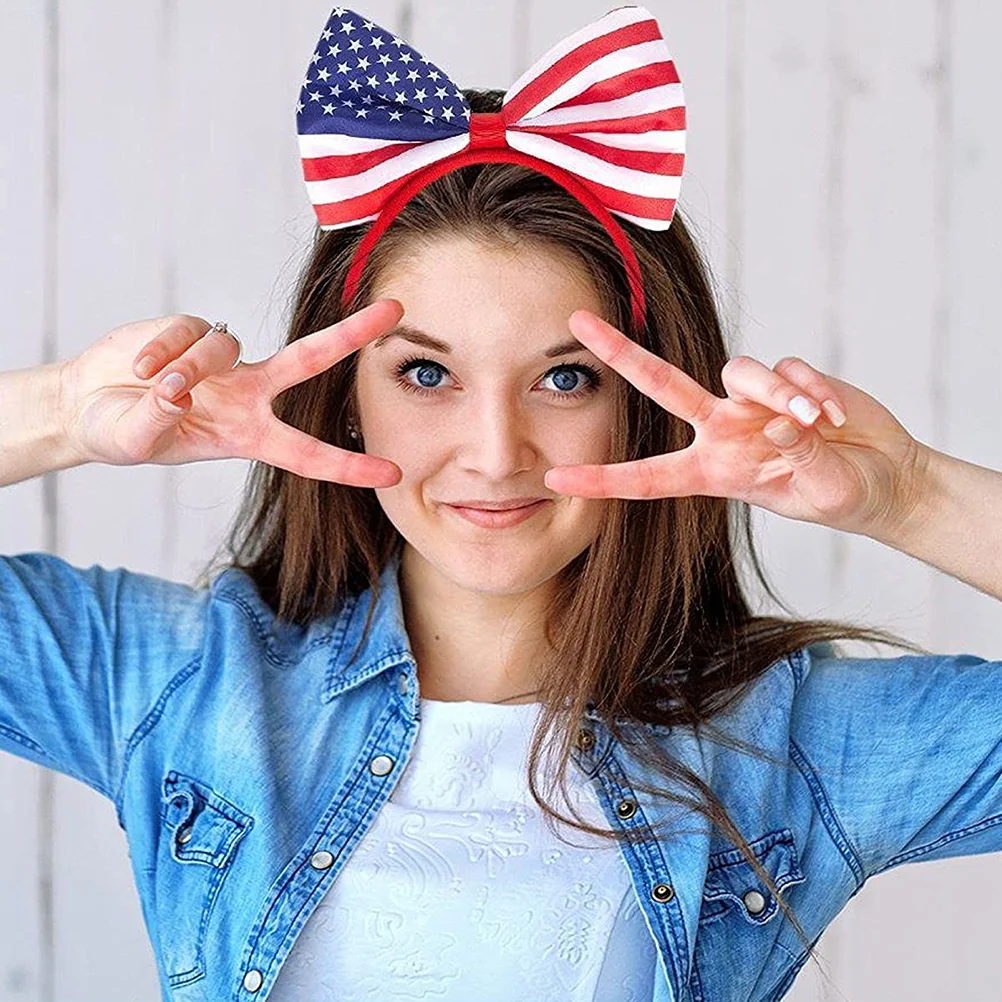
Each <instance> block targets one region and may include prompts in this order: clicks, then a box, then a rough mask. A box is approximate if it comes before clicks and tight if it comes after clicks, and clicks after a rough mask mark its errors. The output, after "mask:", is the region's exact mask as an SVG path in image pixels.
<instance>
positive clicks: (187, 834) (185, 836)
mask: <svg viewBox="0 0 1002 1002" xmlns="http://www.w3.org/2000/svg"><path fill="white" fill-rule="evenodd" d="M177 841H178V845H184V844H185V842H190V841H191V825H188V827H187V828H182V829H181V830H180V831H179V832H178V833H177Z"/></svg>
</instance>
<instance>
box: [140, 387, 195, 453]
mask: <svg viewBox="0 0 1002 1002" xmlns="http://www.w3.org/2000/svg"><path fill="white" fill-rule="evenodd" d="M193 402H194V401H193V400H192V399H191V394H190V393H182V394H181V396H179V397H177V398H176V399H175V400H168V399H167V398H166V397H165V396H164V395H163V394H162V393H160V392H159V391H158V390H157V388H156V387H155V386H151V387H150V388H149V390H147V391H146V393H145V394H144V395H143V398H142V400H141V401H140V403H139V406H138V413H137V414H136V417H137V418H138V424H139V435H138V437H140V438H142V439H144V440H145V441H144V444H148V445H152V444H153V443H154V442H155V441H156V440H157V439H158V438H159V437H160V436H161V435H162V434H163V433H164V432H165V431H166V430H167V429H168V428H176V427H177V425H178V423H179V422H180V420H181V418H183V417H184V415H185V414H187V413H188V411H189V410H190V409H191V405H192V403H193Z"/></svg>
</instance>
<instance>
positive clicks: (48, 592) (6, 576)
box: [0, 552, 207, 823]
mask: <svg viewBox="0 0 1002 1002" xmlns="http://www.w3.org/2000/svg"><path fill="white" fill-rule="evenodd" d="M206 596H207V592H206V591H204V590H195V589H193V588H191V587H189V586H187V585H184V584H179V583H176V582H172V581H168V580H165V579H163V578H158V577H153V576H151V575H147V574H139V573H135V572H133V571H129V570H126V569H124V568H121V567H119V568H115V569H113V570H109V569H107V568H104V567H101V566H99V565H97V564H94V565H92V566H90V567H87V568H81V567H75V566H73V565H72V564H69V563H67V562H66V561H65V560H64V559H62V558H61V557H57V556H55V555H54V554H51V553H43V552H32V553H21V554H16V555H12V556H2V555H0V750H2V751H8V752H11V753H12V754H14V755H17V756H19V757H21V758H26V759H30V760H31V761H33V762H37V763H39V764H40V765H43V766H46V767H48V768H50V769H54V770H56V771H57V772H62V773H65V774H66V775H69V776H73V777H75V778H76V779H79V780H81V781H82V782H84V783H86V784H87V785H88V786H90V787H92V788H93V789H95V790H97V792H98V793H101V794H103V795H104V796H106V797H108V798H109V799H110V800H112V802H114V803H116V807H117V799H116V798H117V794H118V790H119V785H120V781H121V779H122V776H123V773H124V770H125V767H126V764H127V757H128V754H129V751H130V738H131V737H132V735H133V734H134V733H135V732H136V730H137V728H138V727H139V725H140V724H141V722H142V721H143V719H144V717H145V716H146V715H147V714H148V713H149V712H150V710H151V709H152V708H153V707H154V705H155V704H156V701H157V699H158V697H159V695H160V694H161V692H162V691H163V690H164V688H165V687H166V686H167V684H168V683H169V681H170V679H171V678H172V676H173V675H174V674H175V673H176V672H178V671H179V670H180V669H182V668H183V667H184V666H185V665H186V664H187V663H188V662H190V661H191V659H192V658H197V657H198V656H199V652H200V649H201V642H202V635H203V632H204V625H203V624H204V608H205V602H206ZM120 823H121V822H120Z"/></svg>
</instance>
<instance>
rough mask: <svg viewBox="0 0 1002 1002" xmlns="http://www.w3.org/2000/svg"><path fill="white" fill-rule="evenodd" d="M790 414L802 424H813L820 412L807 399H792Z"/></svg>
mask: <svg viewBox="0 0 1002 1002" xmlns="http://www.w3.org/2000/svg"><path fill="white" fill-rule="evenodd" d="M790 413H791V414H793V415H794V416H795V417H798V418H800V420H801V421H803V422H804V424H813V423H814V421H815V420H816V419H817V417H818V415H819V414H820V413H821V411H819V410H818V408H817V406H816V405H815V404H813V403H812V402H811V401H810V400H808V399H807V397H794V398H793V399H792V400H791V401H790Z"/></svg>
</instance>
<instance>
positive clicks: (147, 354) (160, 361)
mask: <svg viewBox="0 0 1002 1002" xmlns="http://www.w3.org/2000/svg"><path fill="white" fill-rule="evenodd" d="M211 327H212V324H210V323H209V322H208V321H207V320H203V319H202V318H201V317H192V316H189V315H187V314H182V315H180V316H176V317H170V318H168V323H167V326H166V327H165V328H164V329H163V330H162V331H161V332H160V333H159V334H157V336H156V337H153V338H150V340H149V341H147V342H146V344H144V345H143V346H142V348H140V349H139V351H138V352H136V357H135V360H134V361H133V364H132V368H133V371H134V372H135V373H136V375H137V376H138V377H139V378H140V379H150V378H152V377H153V376H154V375H155V374H156V373H157V372H159V371H160V369H161V368H163V366H165V365H166V364H167V363H168V362H171V361H173V360H174V359H175V358H178V357H179V356H180V355H182V354H184V352H186V351H187V350H188V349H189V348H190V347H191V346H192V345H193V344H195V342H196V341H198V340H199V339H200V338H202V337H204V336H205V334H206V332H207V331H208V330H210V329H211ZM147 358H148V359H149V360H150V361H149V362H146V363H145V365H144V360H145V359H147ZM141 365H144V367H143V368H140V366H141Z"/></svg>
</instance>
